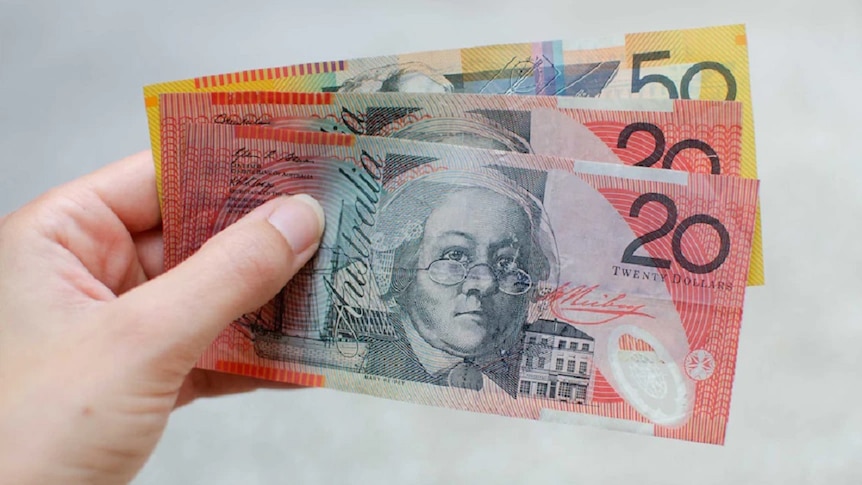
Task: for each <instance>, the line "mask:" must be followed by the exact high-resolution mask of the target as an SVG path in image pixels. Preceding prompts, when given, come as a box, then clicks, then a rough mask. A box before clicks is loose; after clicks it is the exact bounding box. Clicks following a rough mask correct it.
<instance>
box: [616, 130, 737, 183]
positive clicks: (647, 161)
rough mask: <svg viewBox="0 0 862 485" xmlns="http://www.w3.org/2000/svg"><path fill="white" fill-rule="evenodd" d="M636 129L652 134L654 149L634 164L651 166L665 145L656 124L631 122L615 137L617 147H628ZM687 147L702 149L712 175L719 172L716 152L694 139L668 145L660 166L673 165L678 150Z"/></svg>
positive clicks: (662, 134)
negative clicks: (668, 147) (668, 148)
mask: <svg viewBox="0 0 862 485" xmlns="http://www.w3.org/2000/svg"><path fill="white" fill-rule="evenodd" d="M638 131H645V132H647V133H649V134H650V135H652V137H653V139H655V149H654V150H653V151H652V153H650V154H649V155H648V156H647V157H646V158H644V159H643V160H641V161H640V162H638V163H636V164H635V165H636V166H638V167H652V166H653V165H655V163H656V162H658V160H659V159H660V158H661V156H662V154H664V148H665V145H666V143H665V139H664V133H663V132H662V131H661V128H659V127H658V126H656V125H654V124H652V123H632V124H630V125H628V126H626V127H625V128H623V130H622V131H621V132H620V136H619V137H618V138H617V148H626V147H628V144H629V138H631V137H632V135H633V134H635V133H637V132H638ZM688 148H693V149H695V150H700V151H702V152H703V153H704V154H705V155H706V156H707V157H709V163H710V165H711V173H712V174H714V175H719V174H721V161H720V160H719V159H718V153H715V150H714V149H713V148H712V147H711V146H709V144H708V143H706V142H703V141H700V140H694V139H687V140H682V141H680V142H678V143H676V144H674V145H673V146H672V147H670V150H668V151H667V153H666V154H664V160H663V161H662V162H661V166H662V168H671V167H672V166H673V160H674V159H675V158H676V156H677V155H679V152H681V151H683V150H686V149H688Z"/></svg>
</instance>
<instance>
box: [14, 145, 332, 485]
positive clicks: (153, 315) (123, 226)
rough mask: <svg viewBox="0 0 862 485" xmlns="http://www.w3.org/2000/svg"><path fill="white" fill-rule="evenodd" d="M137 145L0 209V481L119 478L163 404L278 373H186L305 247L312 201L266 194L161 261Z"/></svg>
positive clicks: (312, 232)
mask: <svg viewBox="0 0 862 485" xmlns="http://www.w3.org/2000/svg"><path fill="white" fill-rule="evenodd" d="M160 224H161V222H160V215H159V205H158V199H157V195H156V184H155V174H154V170H153V164H152V158H151V156H150V153H149V152H143V153H139V154H137V155H134V156H132V157H129V158H126V159H124V160H122V161H120V162H117V163H116V164H113V165H111V166H109V167H106V168H104V169H102V170H100V171H98V172H95V173H93V174H91V175H89V176H87V177H84V178H81V179H79V180H76V181H73V182H71V183H69V184H67V185H64V186H62V187H59V188H57V189H54V190H52V191H50V192H48V193H47V194H45V195H44V196H42V197H40V198H39V199H37V200H35V201H34V202H32V203H30V204H28V205H27V206H25V207H23V208H21V209H20V210H18V211H16V212H14V213H12V214H10V215H8V216H6V217H5V218H0V470H3V479H4V480H10V482H9V483H15V484H27V483H39V484H43V483H64V484H71V483H88V484H90V483H92V484H102V483H125V482H128V481H129V480H131V479H132V477H133V476H134V475H135V474H136V473H137V471H138V470H139V469H140V468H141V467H142V466H143V464H144V463H145V462H146V460H147V458H148V457H149V455H150V454H151V453H152V451H153V449H154V448H155V446H156V443H157V442H158V440H159V438H160V437H161V434H162V431H163V430H164V427H165V425H166V423H167V419H168V416H169V414H170V412H171V411H172V410H173V409H174V408H175V407H177V406H181V405H183V404H185V403H188V402H190V401H191V400H193V399H195V398H196V397H201V396H212V395H219V394H225V393H234V392H243V391H249V390H253V389H255V388H257V387H260V386H273V385H275V386H278V385H277V384H274V383H267V382H263V381H257V380H254V379H250V378H245V377H241V376H233V375H228V374H219V373H212V372H208V371H203V370H200V369H195V370H193V367H194V364H195V362H196V361H197V359H198V357H199V356H200V354H201V353H202V352H203V351H204V350H205V349H206V347H207V346H208V345H209V344H210V342H212V340H213V339H214V338H215V337H216V336H217V335H218V334H219V332H220V331H221V330H222V329H223V328H224V327H225V326H226V325H227V324H229V323H230V322H231V321H233V320H234V319H235V318H237V317H239V316H240V315H242V314H244V313H247V312H249V311H252V310H254V309H256V308H258V307H260V306H262V305H263V304H264V303H266V302H267V301H268V300H270V299H271V298H272V297H273V296H275V294H276V293H277V292H278V291H279V290H280V289H281V288H282V287H283V286H284V285H285V284H286V283H287V281H288V280H289V279H290V278H291V277H292V276H293V275H294V274H295V273H296V272H297V271H298V270H299V269H300V268H301V267H302V266H303V265H304V264H305V263H306V262H307V261H308V260H309V259H310V258H311V256H312V255H313V254H314V252H315V251H316V250H317V247H318V244H319V241H320V236H321V233H322V231H323V211H322V210H321V209H320V206H319V205H318V204H317V203H316V202H315V201H314V200H313V199H311V198H310V197H307V196H294V197H291V198H280V199H277V200H274V201H270V202H268V203H266V204H264V205H262V206H261V207H259V208H257V209H256V210H255V211H253V212H252V213H250V214H248V215H247V216H246V217H244V218H243V219H241V220H240V221H238V222H237V223H236V224H234V225H232V226H231V227H229V228H227V229H226V230H224V231H222V232H221V233H219V234H217V235H216V236H215V237H213V238H212V239H211V240H210V241H208V242H207V243H206V244H205V245H204V246H203V247H202V248H201V249H200V251H198V252H197V253H196V254H195V255H194V256H192V257H191V258H189V259H188V260H186V261H185V262H183V263H182V264H181V265H179V266H177V267H176V268H174V269H172V270H171V271H168V272H164V270H163V260H162V238H161V230H160Z"/></svg>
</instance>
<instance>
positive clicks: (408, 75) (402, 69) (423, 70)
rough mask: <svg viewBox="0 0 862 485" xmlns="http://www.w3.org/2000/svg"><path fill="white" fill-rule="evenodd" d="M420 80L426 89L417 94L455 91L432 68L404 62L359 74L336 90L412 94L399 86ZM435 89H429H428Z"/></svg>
mask: <svg viewBox="0 0 862 485" xmlns="http://www.w3.org/2000/svg"><path fill="white" fill-rule="evenodd" d="M417 78H419V79H422V80H424V81H426V82H427V84H425V86H426V89H422V90H419V92H438V91H439V92H444V93H451V92H453V91H454V90H455V88H454V86H453V85H452V83H451V82H450V81H449V80H448V79H446V77H445V76H443V75H442V74H440V73H438V72H437V71H436V70H434V69H433V68H432V67H430V66H428V65H427V64H424V63H421V62H405V63H395V64H387V65H385V66H380V67H377V68H373V69H369V70H367V71H364V72H361V73H359V74H357V75H356V76H354V77H352V78H350V79H348V80H346V81H344V84H342V85H341V87H339V88H338V92H342V93H378V92H386V93H396V92H414V90H413V89H404V88H403V87H402V86H401V85H400V84H401V83H402V82H403V81H405V80H408V79H417ZM432 87H433V88H435V89H433V90H432V89H430V88H432Z"/></svg>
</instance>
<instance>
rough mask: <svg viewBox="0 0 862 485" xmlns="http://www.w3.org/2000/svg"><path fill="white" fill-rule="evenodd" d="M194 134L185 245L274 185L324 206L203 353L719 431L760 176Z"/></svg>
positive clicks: (328, 380) (673, 431)
mask: <svg viewBox="0 0 862 485" xmlns="http://www.w3.org/2000/svg"><path fill="white" fill-rule="evenodd" d="M186 138H187V147H186V151H185V154H184V157H185V159H184V162H183V163H185V164H186V165H187V167H188V169H189V170H188V171H187V172H186V173H187V177H186V178H184V181H183V182H184V185H185V188H184V190H183V192H182V197H183V199H184V201H183V203H184V204H185V205H186V206H187V207H190V208H192V209H193V210H191V211H190V212H189V213H188V214H189V215H190V217H188V218H186V219H184V220H183V221H182V224H183V228H184V231H187V234H188V235H189V237H188V238H187V239H186V240H184V242H183V245H182V248H181V255H180V258H181V259H182V258H184V257H187V256H189V255H191V254H192V253H193V252H194V251H195V250H196V249H197V248H198V247H199V246H200V245H201V244H202V243H203V242H204V241H205V240H206V239H208V238H209V237H211V236H212V235H213V234H216V233H217V232H219V231H220V230H222V229H224V228H225V227H227V226H228V225H230V224H232V223H233V222H234V221H236V220H237V219H238V218H240V217H242V215H243V214H245V213H247V212H248V211H250V210H252V209H253V208H254V207H257V206H258V205H260V204H261V203H263V202H265V201H266V200H269V199H271V198H273V197H276V196H279V195H282V194H295V193H308V194H310V195H312V196H313V197H315V198H316V199H317V200H319V201H321V204H322V206H323V208H324V211H325V213H326V218H327V225H326V229H325V232H324V235H323V242H322V244H321V248H320V251H319V252H318V253H317V255H316V256H315V258H314V259H313V260H312V261H311V262H310V263H309V264H308V265H306V266H305V267H304V268H303V269H302V270H301V271H300V273H299V274H298V275H297V277H295V278H294V279H293V280H292V281H291V283H290V284H288V286H286V287H285V288H284V289H283V290H282V291H281V293H279V295H277V296H276V297H275V298H274V299H273V300H272V301H271V302H270V303H269V304H267V305H265V306H264V307H262V308H261V309H259V310H257V311H254V312H252V313H249V314H247V315H245V316H243V317H242V318H240V319H238V320H237V321H235V322H234V323H233V324H232V325H231V326H230V327H229V329H228V330H226V331H225V332H224V333H223V334H221V335H220V336H219V337H218V339H217V340H216V341H215V342H214V343H213V345H212V346H211V347H210V348H209V349H208V351H207V352H206V353H205V354H204V355H203V356H202V358H201V360H200V361H199V363H198V365H199V367H201V368H205V369H214V370H219V371H222V372H229V373H235V374H243V375H249V376H254V377H258V378H264V379H271V380H277V381H281V382H290V383H296V384H301V385H307V386H325V387H329V388H334V389H340V390H345V391H352V392H361V393H366V394H371V395H375V396H381V397H385V398H391V399H399V400H405V401H410V402H413V403H419V404H426V405H434V406H442V407H447V408H451V409H457V410H465V411H475V412H483V413H494V414H499V415H504V416H512V417H520V418H526V419H535V420H542V421H552V422H560V423H573V424H588V425H597V426H602V427H607V428H613V429H622V430H628V431H631V432H636V433H646V434H652V435H655V436H662V437H670V438H677V439H685V440H692V441H698V442H705V443H716V444H720V443H723V442H724V439H725V431H726V427H727V422H728V413H729V408H730V395H731V388H732V382H733V375H734V367H735V362H736V352H737V345H738V338H739V328H740V322H741V318H742V305H743V297H744V293H745V282H746V275H747V272H748V265H749V257H750V254H751V240H752V232H753V229H754V219H755V207H756V201H757V190H758V182H757V181H756V180H750V179H744V178H740V177H732V176H724V175H712V174H706V173H686V172H682V171H674V170H654V169H650V168H644V167H631V166H627V165H625V164H611V163H593V162H580V161H572V160H571V159H567V158H560V157H553V156H546V155H531V154H524V153H518V152H501V151H490V150H480V149H473V148H466V147H459V146H454V145H449V144H442V143H434V144H431V143H422V142H415V141H405V140H399V139H394V138H384V137H364V136H352V135H343V134H337V133H322V132H316V133H315V132H300V131H292V130H279V129H273V128H269V127H261V126H229V125H215V124H193V125H191V126H189V128H188V134H187V137H186Z"/></svg>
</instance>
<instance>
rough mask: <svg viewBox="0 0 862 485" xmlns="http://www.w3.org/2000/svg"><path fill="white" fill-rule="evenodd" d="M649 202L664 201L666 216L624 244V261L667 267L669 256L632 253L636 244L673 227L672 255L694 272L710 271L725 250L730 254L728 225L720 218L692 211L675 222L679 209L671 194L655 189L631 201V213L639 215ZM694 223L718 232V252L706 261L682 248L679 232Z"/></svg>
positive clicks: (644, 242)
mask: <svg viewBox="0 0 862 485" xmlns="http://www.w3.org/2000/svg"><path fill="white" fill-rule="evenodd" d="M650 202H658V203H659V204H661V205H663V206H664V207H665V209H667V219H665V221H664V224H662V226H661V227H659V228H658V229H656V230H654V231H651V232H648V233H646V234H644V235H643V236H641V237H638V238H635V239H634V240H633V241H632V242H630V243H629V245H628V246H626V249H625V250H624V251H623V257H622V262H623V263H631V264H637V265H640V266H649V267H652V268H664V269H667V268H670V260H667V259H660V258H652V257H649V256H638V255H636V254H635V251H636V250H637V249H638V248H639V247H641V246H643V245H644V244H646V243H648V242H650V241H655V240H656V239H661V238H662V237H664V236H666V235H668V234H669V233H670V232H671V231H673V238H672V239H671V244H670V246H671V250H672V251H673V258H674V259H675V260H676V262H677V263H679V265H680V266H682V267H683V268H685V269H686V270H688V271H689V272H691V273H695V274H705V273H711V272H712V271H714V270H715V269H716V268H718V267H719V266H721V265H722V264H723V263H724V260H725V259H727V256H728V254H730V234H729V233H728V232H727V228H726V227H724V224H722V223H721V221H719V220H718V219H716V218H715V217H712V216H709V215H706V214H695V215H693V216H690V217H687V218H685V219H683V221H682V222H681V223H680V224H679V225H678V226H677V225H676V219H677V216H678V215H679V213H678V212H677V209H676V203H674V201H673V200H672V199H671V198H670V197H668V196H666V195H664V194H659V193H656V192H649V193H646V194H643V195H641V196H640V197H638V198H637V199H635V201H634V203H632V207H631V210H630V212H629V215H630V216H631V217H638V216H639V215H640V212H641V209H642V208H643V206H645V205H646V204H648V203H650ZM695 224H706V225H708V226H710V227H712V228H713V229H715V232H717V233H718V237H719V239H720V240H721V244H720V246H719V250H718V255H716V256H715V258H713V260H712V261H710V262H708V263H706V264H697V263H693V262H692V261H691V260H690V259H688V258H687V257H686V256H685V254H683V252H682V236H683V235H685V232H686V231H687V230H689V228H691V226H693V225H695ZM674 227H676V230H674Z"/></svg>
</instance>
